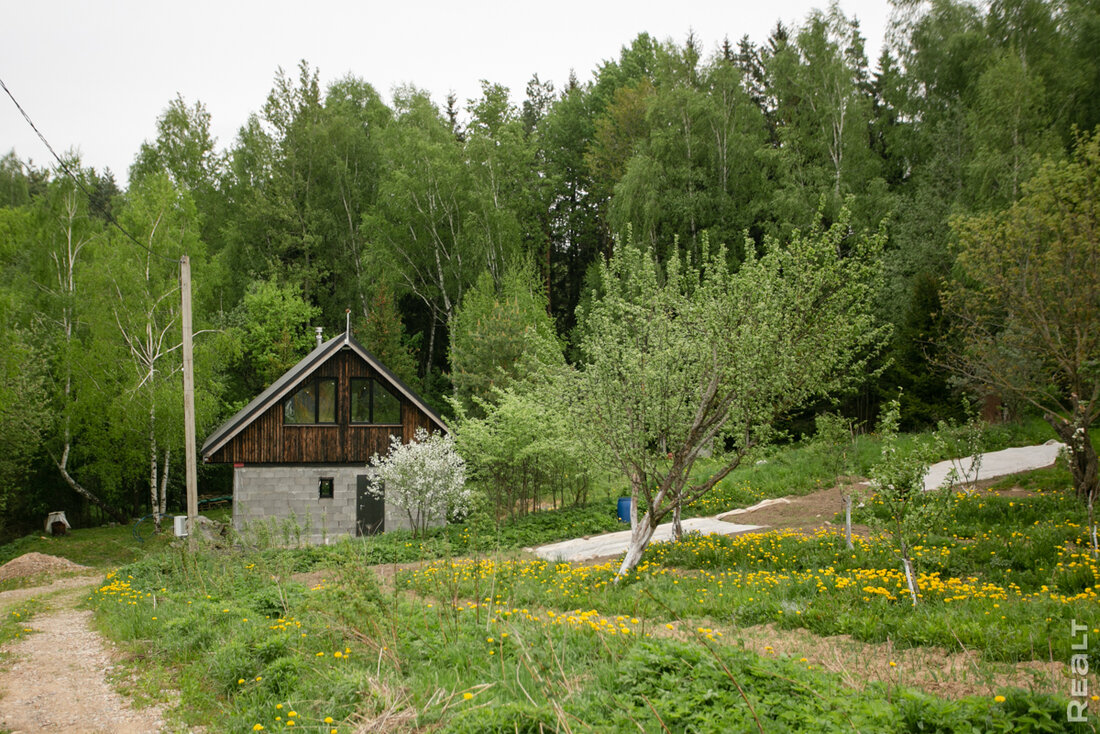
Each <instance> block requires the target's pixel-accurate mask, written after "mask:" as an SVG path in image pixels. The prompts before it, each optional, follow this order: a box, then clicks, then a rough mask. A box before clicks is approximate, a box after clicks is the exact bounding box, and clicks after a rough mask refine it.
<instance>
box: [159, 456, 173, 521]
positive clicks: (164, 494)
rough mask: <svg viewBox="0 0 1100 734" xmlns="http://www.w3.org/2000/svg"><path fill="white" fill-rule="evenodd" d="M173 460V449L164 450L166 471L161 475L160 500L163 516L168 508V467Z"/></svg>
mask: <svg viewBox="0 0 1100 734" xmlns="http://www.w3.org/2000/svg"><path fill="white" fill-rule="evenodd" d="M171 461H172V449H171V448H167V449H165V450H164V471H163V472H161V475H160V502H159V505H158V509H159V510H160V514H161V517H163V516H164V512H165V510H167V509H168V467H169V465H170V462H171Z"/></svg>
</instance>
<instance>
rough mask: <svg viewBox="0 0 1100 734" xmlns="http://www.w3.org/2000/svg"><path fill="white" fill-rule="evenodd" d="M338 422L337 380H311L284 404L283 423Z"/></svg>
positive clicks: (328, 378)
mask: <svg viewBox="0 0 1100 734" xmlns="http://www.w3.org/2000/svg"><path fill="white" fill-rule="evenodd" d="M335 422H336V380H335V379H333V378H331V377H322V378H318V379H316V380H310V381H309V382H307V383H306V384H305V385H303V386H302V387H301V388H300V389H299V390H298V392H296V393H294V394H293V395H292V396H290V397H289V398H287V400H286V402H285V403H283V423H287V424H292V425H305V424H310V423H335Z"/></svg>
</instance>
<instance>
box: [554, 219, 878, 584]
mask: <svg viewBox="0 0 1100 734" xmlns="http://www.w3.org/2000/svg"><path fill="white" fill-rule="evenodd" d="M848 221H849V220H848V214H847V212H844V213H843V214H842V216H841V217H840V219H839V220H838V221H837V222H836V223H835V224H833V225H832V226H831V227H829V228H827V229H826V228H824V227H823V226H821V225H820V224H818V225H817V226H815V227H814V228H813V229H812V230H811V231H809V232H807V233H801V232H795V233H794V234H793V235H792V237H791V241H790V242H789V243H786V244H782V243H779V242H777V241H775V240H773V239H770V238H768V239H766V240H765V242H764V245H763V254H762V255H756V254H755V246H754V245H753V244H752V243H751V242H750V243H748V244H747V246H746V248H745V249H746V252H747V256H746V259H745V261H744V262H743V263H742V264H741V266H740V268H739V269H737V270H736V272H731V270H730V268H729V267H728V265H727V254H726V252H725V249H724V248H716V249H713V250H712V249H711V248H710V247H709V245H708V244H707V243H706V242H705V241H704V244H703V248H702V255H701V257H700V259H699V262H698V263H693V262H685V261H683V260H681V259H679V258H678V257H677V256H675V255H674V256H673V257H672V258H671V259H670V260H668V261H667V262H666V263H663V266H662V264H659V263H658V262H656V261H655V259H654V256H653V254H652V253H650V252H645V251H643V250H641V249H640V248H639V247H637V246H636V245H635V244H634V243H633V242H632V241H631V239H630V238H627V239H626V240H625V241H620V242H618V243H616V247H615V249H614V252H613V254H612V256H611V258H610V259H609V260H608V261H606V262H604V263H602V264H601V267H600V271H599V274H600V279H599V289H598V295H597V297H596V298H595V299H594V302H593V303H592V305H591V307H590V308H588V309H587V311H586V312H585V313H582V314H580V316H581V319H580V321H581V335H582V336H581V344H580V346H581V349H582V351H583V355H584V360H583V364H581V365H580V368H579V369H577V370H576V371H574V372H572V373H570V374H569V375H568V377H567V381H568V384H567V385H566V386H565V387H564V388H563V391H564V393H565V395H566V396H567V399H568V401H569V404H570V406H571V410H572V412H573V417H574V420H575V423H576V425H577V426H578V430H580V431H582V432H584V433H586V434H588V435H587V436H586V439H587V442H588V443H589V444H590V445H593V446H596V447H599V449H600V450H599V451H598V452H597V454H598V455H600V456H602V457H603V459H604V461H605V462H606V463H607V464H608V465H609V466H610V467H611V468H613V469H615V470H618V471H621V472H622V473H623V474H624V475H625V477H626V478H627V480H628V481H629V482H630V490H631V495H632V497H633V499H634V502H633V504H634V506H635V507H636V508H637V510H638V512H640V513H642V516H641V517H640V518H639V517H637V513H633V517H632V521H631V532H632V535H631V542H630V546H629V548H628V550H627V553H626V557H625V558H624V559H623V563H622V566H621V568H620V569H619V576H620V577H621V576H622V575H623V574H626V573H628V572H629V571H631V570H632V569H633V568H634V567H635V566H637V564H638V562H639V561H640V560H641V557H642V553H643V552H644V550H645V548H646V546H647V545H648V543H649V541H650V539H651V538H652V537H653V532H654V530H655V529H656V527H657V525H658V523H660V522H661V521H662V520H663V519H665V517H667V516H668V515H669V514H670V513H672V514H674V515H675V516H677V518H678V515H679V512H680V510H681V508H683V507H685V506H687V505H688V504H690V503H691V502H693V501H695V500H697V499H699V498H700V497H702V496H703V495H705V494H706V493H707V492H709V491H710V490H711V489H712V488H713V487H714V486H715V485H716V484H717V483H718V482H719V481H721V480H722V478H723V477H725V476H726V475H728V474H729V473H730V472H731V471H732V470H733V469H734V468H736V467H737V466H738V464H739V463H740V462H741V460H742V459H743V458H744V456H745V455H746V453H747V452H748V451H750V450H751V449H752V448H754V447H755V446H758V445H759V444H760V443H761V442H763V441H765V440H767V438H768V435H769V434H770V433H771V432H772V430H773V426H774V425H775V423H776V421H778V420H779V419H780V418H781V417H782V416H784V415H786V414H788V413H789V412H790V411H792V410H793V409H795V408H797V407H799V406H802V405H805V404H806V403H807V402H808V401H810V400H812V399H814V398H817V397H819V396H822V395H826V394H831V393H836V392H838V391H841V390H844V389H846V388H850V387H852V386H853V385H855V384H857V383H858V382H859V381H860V380H861V379H864V378H865V377H866V375H867V369H868V360H869V359H870V358H871V357H872V356H873V355H874V354H875V353H876V352H877V350H878V349H880V348H881V346H882V344H883V342H884V340H885V338H886V336H887V329H886V327H884V326H881V325H879V324H878V323H877V322H876V320H875V318H874V317H873V315H872V308H871V304H872V301H873V299H874V296H875V294H876V292H877V289H878V288H879V286H880V282H881V267H880V254H881V248H882V237H878V236H876V237H851V236H849V225H848ZM705 454H710V455H712V456H713V457H714V458H715V459H716V460H717V464H716V466H715V469H714V471H713V473H711V474H710V475H709V476H708V477H706V478H698V477H696V478H692V476H691V473H692V469H693V468H694V467H695V464H696V461H697V460H698V459H699V458H700V457H701V456H703V455H705Z"/></svg>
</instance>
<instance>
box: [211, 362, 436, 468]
mask: <svg viewBox="0 0 1100 734" xmlns="http://www.w3.org/2000/svg"><path fill="white" fill-rule="evenodd" d="M314 377H334V378H336V419H337V423H336V425H289V426H288V425H284V424H283V405H282V403H281V402H280V403H279V404H277V405H273V406H271V407H270V408H268V409H267V410H266V411H264V412H263V413H261V414H260V415H259V416H257V417H256V418H254V419H253V420H252V421H251V422H250V423H249V424H248V425H247V426H246V427H245V428H244V429H243V430H241V431H240V432H239V433H238V434H237V435H236V436H234V437H233V438H231V439H230V440H229V441H228V443H226V444H225V445H224V446H223V447H221V448H220V449H218V450H217V451H215V452H214V453H213V454H212V455H211V456H210V459H209V461H210V462H212V463H215V464H321V463H325V464H366V463H367V461H369V460H370V457H371V456H373V455H374V454H382V455H385V454H386V453H387V452H388V451H389V446H390V435H391V434H397V435H400V436H401V437H402V440H403V441H405V442H406V443H407V442H409V441H410V440H412V437H413V434H414V433H415V432H416V429H417V427H420V426H422V427H424V428H426V429H427V430H429V431H431V430H433V429H434V428H436V426H435V425H434V423H433V422H432V420H431V418H429V417H428V416H427V415H426V414H425V413H424V412H423V411H421V410H420V409H419V408H417V407H416V405H415V404H413V403H412V402H411V401H409V400H408V399H406V398H405V396H404V395H400V394H399V393H398V391H397V390H394V394H396V395H398V397H399V399H400V401H401V425H400V426H396V425H395V426H366V425H352V424H351V423H350V417H351V378H352V377H373V378H377V379H381V380H382V382H388V380H386V378H385V377H383V376H382V375H379V374H377V373H376V372H375V371H374V370H373V369H371V367H370V365H369V364H367V363H366V362H365V361H364V360H363V359H361V358H360V357H359V355H358V354H356V353H354V352H352V351H351V350H349V349H343V350H341V351H339V352H337V353H336V354H334V355H333V356H332V357H331V358H329V359H328V360H326V361H325V362H323V363H321V364H320V365H318V366H317V368H316V369H315V370H314V371H313V372H312V373H310V374H309V375H307V376H305V377H303V379H302V380H301V381H300V382H299V383H297V384H296V385H295V386H294V387H293V388H292V389H291V391H290V392H289V393H288V396H289V395H292V394H294V392H295V391H296V390H298V388H299V387H300V386H301V385H302V384H303V383H305V382H306V381H307V380H310V379H312V378H314Z"/></svg>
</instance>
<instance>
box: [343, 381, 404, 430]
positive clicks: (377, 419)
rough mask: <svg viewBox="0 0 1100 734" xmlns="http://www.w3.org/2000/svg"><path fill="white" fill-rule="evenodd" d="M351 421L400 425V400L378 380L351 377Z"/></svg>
mask: <svg viewBox="0 0 1100 734" xmlns="http://www.w3.org/2000/svg"><path fill="white" fill-rule="evenodd" d="M351 422H352V423H371V424H375V425H391V426H393V425H400V424H401V401H400V400H398V399H397V396H395V395H394V394H393V393H392V392H390V391H389V390H388V389H387V388H386V387H385V386H384V385H383V384H382V383H381V382H379V381H378V380H371V379H367V378H363V377H353V378H352V379H351Z"/></svg>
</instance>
